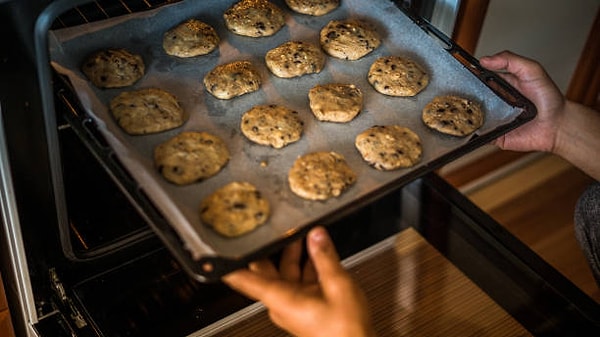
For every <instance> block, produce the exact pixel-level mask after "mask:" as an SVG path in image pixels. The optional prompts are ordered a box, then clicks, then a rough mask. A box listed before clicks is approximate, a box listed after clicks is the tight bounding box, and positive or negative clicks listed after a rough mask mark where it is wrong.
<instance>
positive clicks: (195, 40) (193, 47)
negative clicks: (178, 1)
mask: <svg viewBox="0 0 600 337" xmlns="http://www.w3.org/2000/svg"><path fill="white" fill-rule="evenodd" d="M162 45H163V49H164V50H165V52H166V53H167V54H169V55H172V56H177V57H194V56H199V55H206V54H208V53H210V52H211V51H213V50H214V49H215V48H216V47H217V46H218V45H219V36H218V35H217V32H216V31H215V30H214V28H213V27H211V26H210V25H208V24H206V23H204V22H202V21H200V20H196V19H189V20H186V21H184V22H182V23H180V24H179V25H177V26H175V27H173V28H171V29H169V30H168V31H167V32H166V33H165V34H164V36H163V44H162Z"/></svg>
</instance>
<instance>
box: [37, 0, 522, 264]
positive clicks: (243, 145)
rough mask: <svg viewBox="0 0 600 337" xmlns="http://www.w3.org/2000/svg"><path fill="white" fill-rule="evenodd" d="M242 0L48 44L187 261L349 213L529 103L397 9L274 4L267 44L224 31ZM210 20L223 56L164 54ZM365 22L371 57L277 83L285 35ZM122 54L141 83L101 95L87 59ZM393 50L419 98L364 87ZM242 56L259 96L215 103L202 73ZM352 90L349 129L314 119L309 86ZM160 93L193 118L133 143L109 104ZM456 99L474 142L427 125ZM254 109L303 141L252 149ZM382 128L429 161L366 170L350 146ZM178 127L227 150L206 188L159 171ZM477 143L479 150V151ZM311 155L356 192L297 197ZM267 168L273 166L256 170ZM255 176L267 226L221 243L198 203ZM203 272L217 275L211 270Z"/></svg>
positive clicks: (77, 32)
mask: <svg viewBox="0 0 600 337" xmlns="http://www.w3.org/2000/svg"><path fill="white" fill-rule="evenodd" d="M234 2H235V1H221V0H219V1H216V0H212V1H183V2H179V3H176V4H173V5H168V6H164V7H161V8H158V9H156V10H152V11H148V12H143V13H134V14H130V15H126V16H121V17H117V18H113V19H108V20H104V21H99V22H95V23H89V24H85V25H83V26H78V27H72V28H65V29H60V30H52V31H50V32H49V38H48V39H49V46H50V55H51V61H52V66H53V67H54V69H55V70H57V71H58V72H59V73H61V74H63V75H65V76H66V77H68V79H69V80H70V82H71V84H72V86H73V87H74V89H75V92H76V94H77V96H78V98H79V100H80V101H81V104H82V106H83V107H84V109H85V110H86V111H87V113H88V114H89V115H90V116H92V118H93V119H94V120H95V122H96V123H97V125H98V128H99V130H100V132H101V133H102V134H103V136H104V137H105V138H106V140H107V141H108V143H109V144H110V146H111V147H112V149H113V150H114V153H115V154H116V156H117V157H118V159H119V160H120V161H121V162H122V163H123V165H124V166H125V167H126V169H127V170H128V171H129V173H130V174H131V175H132V176H133V178H134V179H135V181H137V183H138V184H139V189H141V190H142V191H143V192H144V193H145V194H147V195H148V197H149V198H150V199H151V201H152V203H153V204H154V205H155V207H156V208H157V209H158V210H159V211H160V213H162V215H163V216H164V217H165V218H166V220H167V221H168V222H169V224H170V225H171V226H172V227H173V229H174V230H175V231H176V232H177V234H178V235H179V237H180V238H181V241H182V242H183V246H184V247H185V250H186V251H187V252H189V253H190V255H191V259H190V261H191V263H201V262H202V261H203V260H204V259H214V258H217V259H219V258H223V259H225V260H240V259H243V258H244V257H245V256H250V255H255V254H256V252H258V251H260V250H261V249H263V248H264V247H266V246H269V245H273V244H274V243H276V242H278V241H281V240H282V239H283V238H289V237H290V236H293V235H294V234H295V233H298V232H301V231H302V230H304V229H306V228H308V227H310V226H312V225H314V224H315V223H316V222H326V221H327V219H329V218H335V217H336V215H338V214H343V213H344V212H346V211H347V210H348V209H349V208H352V207H355V206H356V205H359V204H360V203H361V202H362V201H365V202H366V200H368V199H370V198H373V197H377V195H378V194H379V193H383V191H385V190H386V188H389V187H390V186H398V185H401V184H403V183H406V182H408V180H410V179H414V178H416V177H418V176H419V175H421V174H424V173H426V172H428V171H430V170H432V169H433V168H435V167H436V166H439V165H441V164H442V163H443V162H444V161H449V160H451V159H452V158H454V157H456V156H459V155H460V154H463V153H465V152H468V151H470V150H472V149H474V148H475V147H476V146H478V145H479V144H482V142H481V140H482V139H487V140H488V141H489V140H491V139H493V137H495V136H497V135H494V134H495V133H497V132H498V130H501V129H507V128H506V126H510V125H512V124H515V123H520V122H518V117H519V116H520V115H521V114H522V113H523V108H522V107H518V106H513V104H510V103H508V102H507V101H505V99H503V98H501V97H500V96H498V95H497V93H496V92H495V90H492V89H490V87H489V86H488V85H486V83H485V82H484V81H482V80H481V79H480V78H478V77H477V76H474V74H473V73H472V71H470V70H468V69H467V67H465V66H464V65H463V64H462V63H461V62H458V61H457V60H456V59H455V57H453V56H452V55H451V54H450V53H449V52H448V51H447V50H446V49H447V48H445V46H444V45H443V44H440V43H439V40H438V39H436V38H432V37H431V34H428V33H427V32H426V31H425V30H424V29H423V28H422V27H421V26H420V25H417V24H416V23H415V22H414V21H413V20H411V18H409V17H408V16H407V15H405V13H404V12H403V11H402V10H400V9H399V8H398V7H397V6H396V5H395V4H394V3H393V2H391V1H386V0H380V1H362V0H344V1H342V5H341V7H340V8H338V9H336V10H335V11H333V12H331V13H330V14H328V15H325V16H322V17H312V16H306V15H301V14H295V13H293V12H292V11H290V10H289V9H288V8H287V6H286V5H285V3H284V2H283V1H273V2H274V3H275V4H277V5H279V6H280V8H282V9H283V10H284V11H285V12H286V16H287V18H286V26H285V27H284V28H283V29H282V30H280V31H279V32H278V33H277V34H275V35H274V36H271V37H262V38H250V37H242V36H237V35H234V34H232V33H231V32H229V31H228V30H227V29H226V27H225V25H224V22H223V19H222V14H223V12H224V11H225V9H227V8H228V7H229V6H231V5H232V4H233V3H234ZM192 17H194V18H198V19H200V20H202V21H204V22H206V23H208V24H210V25H212V26H213V27H214V28H215V29H216V31H217V33H218V34H219V36H220V38H221V43H220V45H219V48H218V50H216V51H214V52H212V53H210V54H208V55H205V56H200V57H195V58H190V59H179V58H175V57H171V56H168V55H166V54H165V53H164V51H163V49H162V36H163V33H164V32H165V31H166V30H168V29H169V28H171V27H173V26H174V25H176V24H178V23H180V22H181V21H184V20H185V19H188V18H192ZM346 18H361V19H364V20H367V21H369V22H371V23H372V24H374V25H375V27H376V28H377V30H378V31H379V33H380V34H381V36H382V37H383V41H382V44H381V46H380V47H379V48H378V49H376V50H375V51H374V52H372V53H371V54H369V55H367V56H366V57H364V58H363V59H361V60H358V61H346V60H339V59H335V58H332V57H329V58H328V59H327V62H326V65H325V68H324V70H323V71H322V72H321V73H319V74H314V75H307V76H303V77H300V78H293V79H282V78H277V77H275V76H274V75H272V74H270V72H269V71H268V69H267V68H266V66H265V64H264V55H265V53H266V52H267V51H268V50H270V49H272V48H274V47H276V46H278V45H279V44H281V43H283V42H286V41H289V40H300V41H308V42H312V43H315V44H318V43H319V41H318V39H319V30H320V29H321V28H322V27H323V26H325V25H326V24H327V23H328V22H329V21H330V20H333V19H346ZM116 47H123V48H126V49H128V50H130V51H132V52H135V53H138V54H140V55H142V57H143V58H144V61H145V63H146V75H145V76H144V77H143V78H142V79H141V80H140V81H139V82H137V83H136V84H135V85H134V86H132V87H129V88H121V89H98V88H95V87H94V86H93V85H92V84H91V83H90V82H88V81H87V80H86V78H85V76H84V75H83V74H82V73H81V72H80V65H81V63H82V62H83V59H84V58H85V56H87V55H88V54H89V53H91V52H93V51H96V50H99V49H106V48H116ZM386 55H400V56H408V57H411V58H413V59H415V60H417V61H418V62H419V63H421V64H422V65H424V67H425V69H427V71H428V72H429V74H430V78H431V80H430V83H429V85H428V86H427V88H426V89H425V90H424V91H423V92H421V93H419V94H418V95H417V96H416V97H412V98H399V97H389V96H384V95H382V94H379V93H377V92H376V91H375V90H374V89H373V88H372V87H371V86H370V84H369V83H368V82H367V71H368V69H369V66H370V65H371V64H372V63H373V61H374V60H375V59H377V58H378V57H380V56H386ZM235 60H250V61H252V62H253V63H254V65H255V66H256V67H257V68H258V69H259V71H260V73H261V76H262V79H263V84H262V87H261V89H260V90H259V91H257V92H255V93H251V94H247V95H244V96H241V97H238V98H234V99H232V100H219V99H216V98H214V97H213V96H211V95H210V94H209V93H208V92H207V91H206V90H205V89H204V87H203V85H202V78H203V77H204V75H205V74H206V73H207V72H208V71H209V70H211V69H212V68H213V67H214V66H216V65H219V64H223V63H226V62H230V61H235ZM329 82H341V83H353V84H355V85H357V86H358V87H359V88H361V90H362V91H363V93H364V95H365V100H364V109H363V111H362V112H361V113H360V114H359V116H358V117H357V118H356V119H354V120H353V121H351V122H350V123H347V124H337V123H324V122H319V121H317V120H316V119H315V118H314V117H313V115H312V113H311V112H310V109H309V106H308V96H307V94H308V90H309V89H310V88H311V87H313V86H314V85H316V84H319V83H329ZM145 87H159V88H163V89H165V90H168V91H170V92H171V93H173V94H175V95H176V96H177V97H178V99H179V100H180V102H181V103H182V105H183V107H184V109H185V110H186V112H187V113H188V114H189V116H190V117H189V120H188V121H187V122H186V123H185V124H184V125H183V126H182V127H180V128H178V129H175V130H171V131H168V132H163V133H159V134H153V135H145V136H130V135H127V134H126V133H125V132H123V131H122V130H121V129H120V128H119V127H118V125H117V124H116V123H115V121H114V120H113V118H112V117H111V115H110V113H109V111H108V108H107V106H108V102H109V101H110V100H111V99H112V98H113V97H114V96H116V95H117V94H118V93H120V92H121V91H124V90H132V89H137V88H145ZM442 94H458V95H462V96H465V97H469V98H471V99H473V100H474V101H477V102H479V103H481V104H482V106H483V109H484V111H485V114H486V120H485V124H484V125H483V127H481V128H480V129H479V130H478V131H477V132H476V133H475V135H472V136H470V137H467V138H458V137H452V136H445V135H442V134H439V133H437V132H435V131H432V130H430V129H428V128H427V127H426V126H424V125H423V123H422V122H421V118H420V114H421V109H422V108H423V106H424V105H425V104H426V103H427V102H429V101H430V100H431V99H433V98H434V97H435V96H438V95H442ZM257 104H281V105H284V106H287V107H289V108H291V109H294V110H296V111H298V112H299V114H300V117H301V118H302V120H303V121H304V125H305V131H304V135H303V137H302V138H301V140H300V141H298V142H296V143H293V144H291V145H288V146H286V147H284V148H282V149H274V148H271V147H266V146H261V145H256V144H254V143H251V142H250V141H248V140H247V139H245V137H244V136H243V135H242V134H241V132H240V130H239V122H240V117H241V115H242V114H243V113H244V112H245V111H247V110H248V109H250V108H251V107H252V106H254V105H257ZM384 124H400V125H404V126H407V127H409V128H411V129H412V130H414V131H415V132H416V133H417V134H418V135H419V136H420V137H421V139H422V143H423V158H422V161H421V162H420V164H418V165H417V166H415V167H413V168H410V169H401V170H396V171H391V172H380V171H377V170H375V169H373V168H371V167H370V166H369V165H367V164H366V163H365V162H364V161H363V160H362V158H361V157H360V155H359V153H358V151H357V150H356V149H355V147H354V137H355V136H356V135H357V134H358V133H359V132H361V131H363V130H365V129H367V128H369V127H371V126H373V125H384ZM182 131H207V132H210V133H213V134H215V135H218V136H220V137H221V138H223V139H224V140H225V142H226V143H227V145H228V147H229V150H230V152H231V154H232V157H231V160H230V162H229V163H228V164H227V166H226V167H225V168H224V169H223V171H222V172H220V173H219V174H218V175H216V176H214V177H211V178H209V179H207V180H205V181H202V182H199V183H196V184H193V185H189V186H183V187H182V186H176V185H173V184H170V183H168V182H167V181H166V180H164V179H163V178H162V177H161V176H160V174H159V173H158V172H157V170H155V168H154V166H153V162H152V152H153V149H154V147H155V146H157V145H158V144H159V143H161V142H163V141H165V140H167V139H168V138H170V137H172V136H174V135H176V134H178V133H180V132H182ZM474 144H475V145H474ZM313 151H336V152H338V153H341V154H342V155H344V156H345V158H346V159H347V161H348V163H349V164H350V166H351V167H352V168H353V170H354V171H355V172H356V173H357V176H358V180H357V182H356V184H355V185H353V186H352V187H351V188H350V189H348V190H347V191H346V192H345V193H343V194H342V195H341V196H340V197H338V198H334V199H331V200H328V201H324V202H320V201H307V200H303V199H301V198H300V197H297V196H296V195H294V194H293V193H292V192H291V191H290V189H289V187H288V185H287V172H288V170H289V168H290V167H291V165H292V163H293V161H294V160H295V159H296V158H297V157H298V156H300V155H303V154H305V153H309V152H313ZM263 162H264V163H267V165H266V166H264V165H261V163H263ZM234 180H237V181H248V182H250V183H252V184H254V185H255V186H257V187H258V188H259V189H260V190H261V192H262V193H263V194H264V196H265V197H266V198H267V199H268V200H269V201H270V203H271V206H272V214H271V217H270V219H269V220H268V222H267V223H266V224H265V225H263V226H261V227H259V228H258V229H256V230H255V231H253V232H251V233H249V234H246V235H243V236H241V237H238V238H233V239H232V238H225V237H223V236H221V235H219V234H217V233H216V232H214V231H213V230H212V229H210V228H208V227H207V226H205V225H203V224H202V223H201V222H200V220H199V215H198V205H199V203H200V200H201V199H202V198H204V197H205V196H207V195H208V194H210V193H212V192H213V191H214V190H216V189H217V188H219V187H221V186H223V185H225V184H226V183H228V182H230V181H234ZM206 271H207V272H212V271H214V268H212V267H211V268H206Z"/></svg>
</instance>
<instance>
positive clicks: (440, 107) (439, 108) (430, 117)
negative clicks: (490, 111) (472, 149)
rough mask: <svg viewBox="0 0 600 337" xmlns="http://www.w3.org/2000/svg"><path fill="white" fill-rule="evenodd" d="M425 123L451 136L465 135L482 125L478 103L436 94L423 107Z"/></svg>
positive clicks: (482, 117)
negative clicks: (436, 95)
mask: <svg viewBox="0 0 600 337" xmlns="http://www.w3.org/2000/svg"><path fill="white" fill-rule="evenodd" d="M422 119H423V122H424V123H425V125H427V126H428V127H430V128H432V129H434V130H437V131H439V132H442V133H445V134H448V135H453V136H459V137H461V136H467V135H470V134H471V133H473V132H474V131H475V130H477V129H479V128H480V127H481V126H482V125H483V121H484V114H483V110H482V109H481V107H480V106H479V104H477V103H475V102H473V101H471V100H469V99H466V98H463V97H458V96H452V95H448V96H438V97H435V98H434V99H433V100H431V102H429V103H427V105H425V107H424V108H423V114H422Z"/></svg>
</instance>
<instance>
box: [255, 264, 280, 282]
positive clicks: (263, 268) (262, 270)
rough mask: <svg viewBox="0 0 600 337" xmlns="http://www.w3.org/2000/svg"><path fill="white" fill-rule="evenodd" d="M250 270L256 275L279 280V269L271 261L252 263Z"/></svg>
mask: <svg viewBox="0 0 600 337" xmlns="http://www.w3.org/2000/svg"><path fill="white" fill-rule="evenodd" d="M248 269H250V271H252V272H254V273H255V274H259V275H262V276H263V277H269V278H274V279H275V278H279V272H278V271H277V268H275V266H274V265H273V263H272V262H271V261H269V260H266V259H265V260H259V261H255V262H251V263H250V264H249V265H248Z"/></svg>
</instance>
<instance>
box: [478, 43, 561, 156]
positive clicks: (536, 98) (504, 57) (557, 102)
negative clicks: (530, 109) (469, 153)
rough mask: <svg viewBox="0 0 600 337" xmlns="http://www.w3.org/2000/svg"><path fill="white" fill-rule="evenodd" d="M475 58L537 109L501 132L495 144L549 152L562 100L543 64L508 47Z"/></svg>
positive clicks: (553, 143)
mask: <svg viewBox="0 0 600 337" xmlns="http://www.w3.org/2000/svg"><path fill="white" fill-rule="evenodd" d="M479 62H480V64H481V65H482V66H483V67H484V68H487V69H489V70H492V71H495V72H498V74H499V75H500V76H501V77H502V78H504V79H505V80H506V81H507V82H508V83H510V84H511V85H512V86H513V87H515V88H516V89H517V90H518V91H519V92H521V94H523V96H525V97H527V98H528V99H529V100H530V101H531V102H532V103H533V104H534V105H535V106H536V108H537V110H538V112H537V116H536V117H535V118H534V119H533V120H532V121H531V122H529V123H526V124H524V125H523V126H521V127H519V128H517V129H515V130H513V131H511V132H509V133H507V134H505V135H503V136H501V137H500V138H498V139H497V140H496V141H495V142H494V143H495V145H497V146H498V147H500V148H501V149H503V150H513V151H546V152H552V151H553V150H554V147H555V142H556V137H557V129H558V126H559V125H560V123H561V119H562V118H563V113H564V110H565V103H566V100H565V98H564V96H563V95H562V93H561V92H560V90H559V89H558V88H557V87H556V84H555V83H554V82H553V81H552V79H551V78H550V76H549V75H548V74H547V73H546V71H545V70H544V68H543V67H542V66H541V65H540V64H539V63H538V62H536V61H533V60H530V59H528V58H525V57H522V56H519V55H516V54H514V53H512V52H509V51H504V52H501V53H498V54H495V55H493V56H485V57H482V58H481V59H480V60H479Z"/></svg>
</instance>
